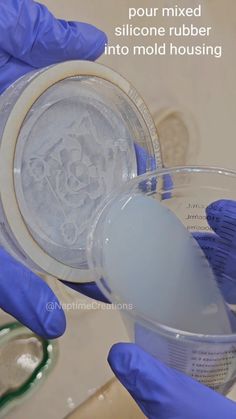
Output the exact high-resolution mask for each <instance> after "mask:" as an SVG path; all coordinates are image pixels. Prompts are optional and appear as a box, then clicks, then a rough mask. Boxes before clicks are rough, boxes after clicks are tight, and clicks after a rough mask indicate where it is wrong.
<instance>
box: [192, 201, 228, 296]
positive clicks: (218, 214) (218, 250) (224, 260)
mask: <svg viewBox="0 0 236 419" xmlns="http://www.w3.org/2000/svg"><path fill="white" fill-rule="evenodd" d="M206 216H207V220H208V224H209V225H210V227H211V228H212V229H213V231H214V233H215V234H214V233H207V234H206V233H197V234H195V235H194V237H195V238H196V239H197V241H198V243H199V245H200V246H201V248H202V250H203V251H204V253H205V256H206V258H207V259H208V261H209V263H210V265H211V267H212V269H213V271H214V273H215V277H216V279H217V281H218V285H219V287H220V289H221V292H222V294H223V296H224V298H225V300H226V301H227V303H229V304H236V201H231V200H219V201H216V202H213V203H212V204H211V205H209V206H208V207H207V209H206Z"/></svg>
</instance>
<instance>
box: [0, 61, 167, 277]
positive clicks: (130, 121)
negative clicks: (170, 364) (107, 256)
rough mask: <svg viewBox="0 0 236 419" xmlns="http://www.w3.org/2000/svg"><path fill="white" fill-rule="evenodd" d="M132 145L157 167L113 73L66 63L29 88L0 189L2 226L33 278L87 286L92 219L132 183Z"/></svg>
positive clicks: (5, 151) (143, 115)
mask: <svg viewBox="0 0 236 419" xmlns="http://www.w3.org/2000/svg"><path fill="white" fill-rule="evenodd" d="M135 143H136V144H138V145H139V146H141V147H144V148H145V149H146V151H147V153H149V154H150V155H153V156H155V158H156V160H157V164H160V154H159V144H158V141H157V137H156V131H155V127H154V124H153V123H152V119H151V117H150V115H149V112H148V110H147V108H146V106H145V104H144V103H143V101H142V99H141V98H140V97H139V96H138V94H137V92H136V91H135V90H134V89H133V88H132V87H131V86H130V85H129V83H128V82H127V81H126V80H124V79H123V78H121V77H120V76H119V75H117V74H116V73H114V72H113V71H112V70H110V69H107V68H106V67H103V66H101V65H98V64H94V63H88V62H67V63H63V64H58V65H56V66H53V67H50V68H48V69H46V70H45V71H43V72H42V71H41V72H39V74H38V75H37V76H36V77H34V78H33V79H32V80H30V81H29V83H28V85H27V86H26V88H25V89H24V91H23V92H22V93H21V96H20V98H18V100H17V101H16V103H15V105H14V107H13V109H12V111H11V114H10V117H9V118H8V121H7V124H6V126H5V130H4V133H3V138H2V145H1V157H0V159H1V162H2V163H3V166H2V168H1V176H0V182H1V180H2V185H0V188H1V191H3V194H2V205H3V207H4V210H5V213H6V217H7V221H8V223H9V226H10V228H11V230H12V232H13V234H14V236H15V237H16V239H17V242H18V243H19V245H20V246H21V248H22V249H23V250H24V252H25V253H26V254H27V255H28V256H29V257H30V259H31V260H32V261H33V262H34V263H35V264H37V266H39V268H40V269H42V270H44V271H46V272H48V273H49V274H51V275H54V276H57V277H59V278H61V279H66V280H69V281H74V282H85V281H89V280H91V278H90V272H89V270H88V267H87V258H86V240H87V234H88V231H89V228H90V225H91V220H92V218H93V215H94V213H95V211H96V209H97V208H98V206H99V205H100V204H101V201H102V200H103V199H104V198H105V197H106V196H107V195H108V194H109V193H110V192H111V191H113V190H114V189H115V188H117V187H118V186H119V185H121V184H122V183H124V182H126V181H127V180H128V179H130V178H133V177H135V176H137V160H136V152H135ZM9 150H10V155H11V157H10V158H9ZM1 162H0V163H1Z"/></svg>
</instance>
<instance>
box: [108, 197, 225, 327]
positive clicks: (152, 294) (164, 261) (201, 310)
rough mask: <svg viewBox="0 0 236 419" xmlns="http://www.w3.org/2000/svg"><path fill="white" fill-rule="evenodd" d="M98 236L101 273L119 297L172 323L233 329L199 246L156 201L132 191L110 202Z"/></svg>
mask: <svg viewBox="0 0 236 419" xmlns="http://www.w3.org/2000/svg"><path fill="white" fill-rule="evenodd" d="M102 240H103V269H104V278H105V280H106V282H107V284H108V286H109V288H110V289H111V290H112V292H113V295H114V296H115V299H116V300H117V301H120V302H126V303H129V304H132V305H133V307H134V309H135V310H136V312H138V313H139V314H142V315H143V316H144V318H150V319H152V320H154V321H156V322H158V323H160V324H163V325H165V326H169V327H172V328H175V329H179V330H183V331H187V332H191V333H200V334H230V333H232V330H231V324H230V320H229V311H228V309H227V307H226V304H225V302H224V299H223V297H222V295H221V292H220V289H219V288H218V285H217V282H216V280H215V277H214V274H213V272H212V269H211V267H210V265H209V263H208V261H207V260H206V258H205V255H204V253H203V251H202V250H201V249H200V247H199V245H198V244H197V242H196V241H195V239H194V238H193V237H192V235H191V234H190V233H189V232H188V230H187V229H186V228H185V226H184V225H183V224H182V223H181V221H180V220H179V219H178V218H177V216H176V215H175V214H174V213H173V212H172V211H171V210H169V209H168V208H167V207H165V206H164V205H163V204H161V203H160V202H159V201H157V200H156V199H153V198H152V197H147V196H143V195H137V194H136V195H133V196H129V197H127V196H126V197H124V198H122V199H121V200H117V201H116V202H114V203H113V204H112V205H111V207H110V209H109V213H108V214H107V217H106V219H105V222H104V226H103V237H102Z"/></svg>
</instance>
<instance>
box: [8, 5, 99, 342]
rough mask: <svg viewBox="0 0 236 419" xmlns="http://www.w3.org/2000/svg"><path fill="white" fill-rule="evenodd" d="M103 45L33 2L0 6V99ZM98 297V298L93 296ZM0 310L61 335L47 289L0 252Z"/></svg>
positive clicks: (90, 31) (85, 28) (94, 32)
mask: <svg viewBox="0 0 236 419" xmlns="http://www.w3.org/2000/svg"><path fill="white" fill-rule="evenodd" d="M106 40H107V38H106V35H105V34H104V33H103V32H101V31H100V30H99V29H97V28H95V27H94V26H92V25H89V24H86V23H79V22H66V21H65V20H61V19H56V18H55V17H54V16H53V15H52V14H51V13H50V12H49V10H48V9H47V8H46V7H45V6H43V5H41V4H38V3H35V2H34V1H32V0H7V1H5V0H0V93H2V92H3V91H4V90H5V89H6V88H7V87H8V86H9V85H11V84H12V83H13V82H14V81H15V80H16V79H18V78H19V77H21V76H23V75H24V74H26V73H28V72H29V71H31V70H33V69H34V68H40V67H44V66H48V65H50V64H53V63H57V62H60V61H65V60H71V59H84V60H95V59H96V58H98V57H99V56H100V55H101V54H102V53H103V51H104V46H105V43H106ZM85 288H86V286H85ZM90 289H91V285H88V286H87V288H86V292H85V293H87V294H89V295H90V294H91V296H94V297H96V292H95V294H94V291H93V288H92V290H91V292H90ZM95 291H97V289H95ZM97 296H98V297H99V296H101V298H102V297H103V296H102V295H101V293H100V292H98V291H97ZM47 303H48V304H50V303H51V307H53V309H52V311H50V307H47ZM0 307H1V308H2V309H3V310H5V311H6V312H8V313H10V314H11V315H13V316H14V317H15V318H16V319H17V320H19V321H20V322H22V323H23V324H25V325H26V326H28V327H29V328H30V329H32V330H33V331H34V332H36V333H37V334H39V335H41V336H43V337H45V338H54V337H57V336H60V335H61V334H62V333H63V332H64V330H65V324H66V322H65V315H64V313H63V310H62V309H60V307H59V302H58V300H57V298H56V296H55V295H54V294H53V292H52V291H51V289H50V288H49V287H48V285H47V284H46V283H45V282H44V281H43V280H41V279H40V278H38V277H37V276H36V275H35V274H33V273H32V272H30V271H29V270H28V269H27V268H25V267H24V266H22V265H21V264H20V263H18V262H16V261H15V260H14V259H13V258H12V257H11V256H9V255H8V254H7V253H6V252H5V251H4V250H3V249H1V248H0Z"/></svg>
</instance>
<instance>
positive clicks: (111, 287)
mask: <svg viewBox="0 0 236 419" xmlns="http://www.w3.org/2000/svg"><path fill="white" fill-rule="evenodd" d="M220 199H230V200H236V172H233V171H226V170H223V169H216V168H201V167H183V168H173V169H166V170H165V169H162V170H160V171H155V172H151V173H149V174H145V175H143V176H141V177H139V178H137V179H133V180H131V181H129V182H127V184H126V185H124V186H123V187H122V188H121V189H120V190H119V192H116V193H114V194H113V195H112V196H110V197H109V198H108V199H107V201H106V204H103V207H102V208H101V210H100V211H98V213H97V217H96V219H95V221H94V224H93V227H92V229H91V232H90V235H89V238H88V259H89V265H90V268H91V269H92V270H93V275H94V279H95V280H96V281H97V284H98V286H99V288H100V289H101V291H102V292H103V293H104V294H105V295H106V296H107V298H108V299H109V300H110V301H112V302H113V303H116V304H118V307H119V308H121V309H122V316H123V318H124V321H125V323H126V325H127V328H128V331H129V333H130V337H131V339H132V340H133V341H135V342H136V343H137V344H138V345H140V346H141V347H142V348H143V349H144V350H146V351H148V352H149V353H151V354H152V355H154V356H155V357H157V358H158V359H160V360H161V361H163V362H165V363H166V364H168V365H169V366H171V367H173V368H176V369H178V370H180V371H182V372H184V373H186V374H188V375H190V376H192V377H193V378H195V379H196V380H198V381H200V382H202V383H203V384H205V385H208V386H209V387H211V388H213V389H215V390H217V391H219V392H221V393H223V394H226V393H227V392H228V391H229V390H230V388H231V387H232V385H233V384H234V383H235V382H236V317H235V316H236V314H235V313H236V298H235V301H234V300H233V298H234V296H235V295H236V268H234V269H231V270H229V269H227V266H228V264H229V263H231V262H232V261H233V257H234V247H235V243H236V214H235V215H234V214H229V217H231V219H230V218H229V219H228V221H229V222H230V223H231V225H229V224H228V225H227V218H224V219H223V221H222V220H221V219H220V217H215V216H214V215H212V214H211V213H209V212H206V208H207V207H208V206H209V205H210V204H212V203H214V202H215V201H218V200H220ZM213 209H214V207H213ZM158 211H161V212H162V211H163V214H164V218H161V222H160V219H158V217H162V215H163V214H162V213H161V212H158ZM213 213H214V211H213ZM155 216H157V218H155ZM165 217H166V218H165ZM219 220H221V221H219ZM157 221H158V222H157ZM219 222H220V232H219V230H217V228H214V230H212V228H211V227H210V225H211V226H215V224H217V223H219ZM224 223H225V225H224ZM227 228H228V229H227ZM218 233H219V234H218ZM163 243H164V244H163ZM199 245H200V246H199ZM163 249H164V250H163ZM160 255H161V257H160ZM235 255H236V249H235ZM231 259H232V260H231ZM234 272H235V274H234ZM234 275H235V276H234ZM165 319H166V321H165Z"/></svg>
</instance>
